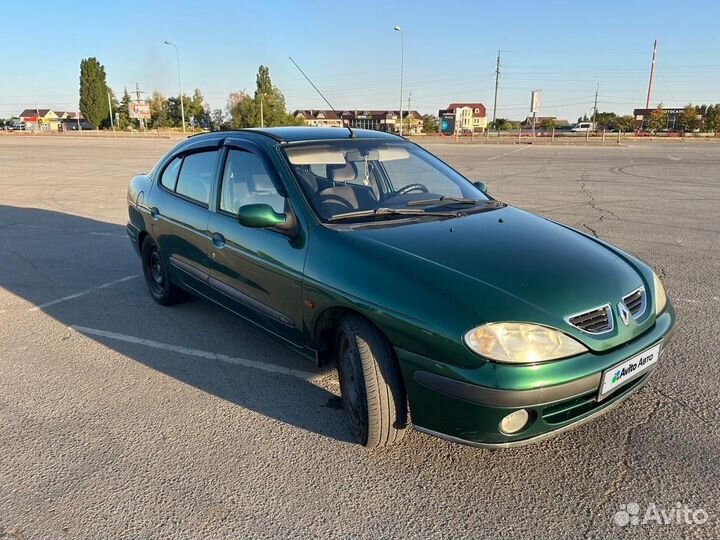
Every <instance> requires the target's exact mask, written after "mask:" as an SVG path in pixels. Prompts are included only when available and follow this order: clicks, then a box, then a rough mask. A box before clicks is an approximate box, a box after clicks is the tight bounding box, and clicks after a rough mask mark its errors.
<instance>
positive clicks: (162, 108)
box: [149, 90, 170, 128]
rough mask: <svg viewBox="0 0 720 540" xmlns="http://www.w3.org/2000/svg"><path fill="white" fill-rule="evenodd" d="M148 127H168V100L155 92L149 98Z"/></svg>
mask: <svg viewBox="0 0 720 540" xmlns="http://www.w3.org/2000/svg"><path fill="white" fill-rule="evenodd" d="M149 105H150V127H152V128H164V127H170V117H169V115H168V100H167V99H165V96H163V95H162V94H161V93H160V92H158V91H157V90H155V91H154V92H153V94H152V97H151V98H150V103H149Z"/></svg>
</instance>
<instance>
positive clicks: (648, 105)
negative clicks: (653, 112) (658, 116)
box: [645, 39, 657, 109]
mask: <svg viewBox="0 0 720 540" xmlns="http://www.w3.org/2000/svg"><path fill="white" fill-rule="evenodd" d="M656 53H657V39H656V40H655V43H653V54H652V64H651V65H650V81H649V82H648V91H647V99H646V100H645V108H646V109H649V108H650V91H651V90H652V83H653V76H654V75H655V55H656Z"/></svg>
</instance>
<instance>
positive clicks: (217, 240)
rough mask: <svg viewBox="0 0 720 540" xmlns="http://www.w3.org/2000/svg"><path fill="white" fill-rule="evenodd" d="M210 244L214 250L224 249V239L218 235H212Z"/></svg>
mask: <svg viewBox="0 0 720 540" xmlns="http://www.w3.org/2000/svg"><path fill="white" fill-rule="evenodd" d="M212 243H213V246H215V247H216V248H218V249H222V248H224V247H225V237H224V236H223V235H222V234H220V233H213V235H212Z"/></svg>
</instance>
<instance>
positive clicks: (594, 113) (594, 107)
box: [592, 83, 600, 130]
mask: <svg viewBox="0 0 720 540" xmlns="http://www.w3.org/2000/svg"><path fill="white" fill-rule="evenodd" d="M599 91H600V83H597V86H596V87H595V105H593V119H592V123H593V130H596V129H597V125H596V124H595V122H596V121H597V97H598V92H599Z"/></svg>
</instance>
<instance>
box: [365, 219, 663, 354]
mask: <svg viewBox="0 0 720 540" xmlns="http://www.w3.org/2000/svg"><path fill="white" fill-rule="evenodd" d="M355 232H356V234H359V235H360V236H361V237H362V238H363V239H364V240H365V241H366V242H369V243H371V244H374V245H375V247H376V248H380V249H382V250H383V251H385V252H386V256H388V257H391V258H392V255H391V254H394V255H395V256H396V257H399V258H400V259H401V260H398V261H395V262H396V263H398V265H399V266H402V267H404V268H405V271H406V272H407V274H408V275H410V274H412V275H413V276H414V277H415V278H419V279H420V280H421V281H423V282H425V283H428V282H430V283H432V285H433V286H434V287H435V288H439V289H441V290H442V291H443V292H444V293H445V294H446V295H447V296H448V298H449V299H452V301H453V302H460V303H462V304H464V305H466V306H468V307H469V308H471V309H473V310H474V312H475V313H477V314H478V317H479V318H480V322H485V321H498V320H506V321H507V320H512V321H530V322H537V323H541V324H547V325H549V326H554V327H560V328H562V329H563V330H565V331H566V332H568V333H570V334H573V335H575V336H576V337H578V339H581V340H582V341H583V342H586V343H590V345H591V348H594V349H596V350H597V349H605V348H606V347H608V346H609V345H608V342H604V343H603V342H601V341H600V340H598V339H596V338H593V337H591V336H587V335H586V334H584V333H582V332H580V331H576V330H575V329H574V328H573V327H571V326H570V325H569V324H568V323H567V322H566V321H565V317H567V316H570V315H574V314H577V313H579V312H584V311H588V310H591V309H593V308H595V307H598V306H600V305H603V304H607V303H609V304H610V305H611V306H613V309H614V310H616V309H617V304H618V302H620V301H621V300H622V297H623V296H624V295H627V294H628V293H630V292H632V291H633V290H635V289H637V288H638V287H639V286H641V285H644V286H645V288H646V290H647V291H650V290H651V286H650V284H649V283H648V282H647V281H648V280H649V279H651V278H649V276H648V273H649V269H647V267H646V266H645V265H644V264H643V263H641V262H639V261H638V260H636V259H634V258H633V257H630V256H629V255H626V254H625V253H623V252H621V251H619V250H615V249H611V248H610V247H609V246H607V245H605V244H604V243H602V242H600V241H597V240H595V239H593V238H591V237H589V236H586V235H584V234H581V233H579V232H578V231H575V230H573V229H571V228H569V227H565V226H563V225H560V224H557V223H555V222H552V221H550V220H547V219H544V218H542V217H539V216H536V215H533V214H530V213H528V212H525V211H522V210H519V209H517V208H512V207H505V208H502V209H498V210H493V211H488V212H481V213H476V214H470V215H466V216H464V217H460V218H454V219H449V220H435V221H426V222H421V223H414V224H409V225H396V226H392V225H391V226H387V227H368V228H360V230H356V231H355ZM401 261H402V262H401ZM615 313H617V312H616V311H615ZM645 322H648V321H645ZM615 326H616V327H617V326H618V325H615ZM641 326H642V327H643V328H641ZM644 326H646V325H640V324H635V323H634V322H633V325H632V328H626V329H618V328H616V330H615V332H614V334H613V335H610V336H607V337H614V338H618V337H620V338H622V339H621V340H620V341H624V340H626V339H630V338H631V337H633V336H634V335H636V334H638V333H640V332H641V331H644V329H645V328H644ZM618 343H619V341H618V339H613V344H618Z"/></svg>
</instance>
